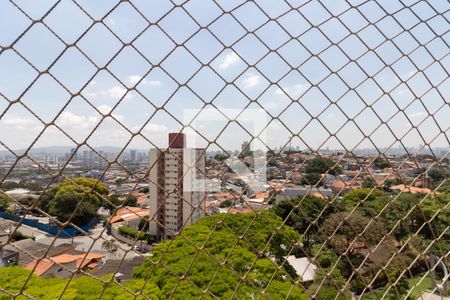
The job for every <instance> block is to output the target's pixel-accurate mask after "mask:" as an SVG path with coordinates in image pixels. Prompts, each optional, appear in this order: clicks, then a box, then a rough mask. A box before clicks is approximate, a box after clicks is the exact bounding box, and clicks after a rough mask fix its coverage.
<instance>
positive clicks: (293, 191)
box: [281, 186, 334, 198]
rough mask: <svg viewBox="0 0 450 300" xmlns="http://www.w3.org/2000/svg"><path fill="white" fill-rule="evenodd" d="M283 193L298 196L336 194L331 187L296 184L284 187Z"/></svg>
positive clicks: (283, 194)
mask: <svg viewBox="0 0 450 300" xmlns="http://www.w3.org/2000/svg"><path fill="white" fill-rule="evenodd" d="M281 195H282V196H283V197H282V198H284V197H296V196H305V195H311V196H318V197H320V198H326V197H332V196H333V195H334V193H333V191H332V190H331V189H325V188H322V187H319V188H317V187H310V186H295V187H285V188H283V189H282V193H281Z"/></svg>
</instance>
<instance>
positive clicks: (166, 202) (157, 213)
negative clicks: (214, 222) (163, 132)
mask: <svg viewBox="0 0 450 300" xmlns="http://www.w3.org/2000/svg"><path fill="white" fill-rule="evenodd" d="M185 143H186V140H185V136H184V134H182V133H169V147H168V148H167V149H152V150H151V151H150V186H149V188H150V216H151V222H150V224H149V225H150V226H149V233H150V234H153V235H156V236H158V237H159V238H171V237H173V235H174V234H175V233H177V232H178V231H180V230H181V229H182V228H183V227H184V226H186V225H190V224H193V223H194V222H195V221H196V220H198V219H199V218H201V217H203V216H204V215H205V196H206V195H205V192H204V189H202V186H201V185H202V182H203V184H204V178H205V164H206V159H205V151H204V149H188V148H186V147H185ZM152 216H153V217H152Z"/></svg>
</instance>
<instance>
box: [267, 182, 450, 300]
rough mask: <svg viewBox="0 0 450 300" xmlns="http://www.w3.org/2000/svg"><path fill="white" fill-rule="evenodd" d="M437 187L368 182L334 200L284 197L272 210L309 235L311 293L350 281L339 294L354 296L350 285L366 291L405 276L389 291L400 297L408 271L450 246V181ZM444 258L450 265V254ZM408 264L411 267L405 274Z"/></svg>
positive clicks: (330, 291)
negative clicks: (384, 186) (410, 189)
mask: <svg viewBox="0 0 450 300" xmlns="http://www.w3.org/2000/svg"><path fill="white" fill-rule="evenodd" d="M439 192H440V193H439V194H437V195H429V196H428V197H425V195H421V194H410V193H402V194H395V193H386V192H383V191H381V190H378V189H375V188H365V189H359V190H355V191H352V192H349V193H347V194H345V196H344V197H342V199H336V200H335V201H328V200H324V199H321V198H317V197H311V196H310V197H305V198H304V199H302V198H292V199H285V200H281V201H278V202H277V203H276V204H275V205H274V206H273V208H272V211H273V212H274V213H276V214H277V215H279V216H280V217H281V218H282V219H283V220H286V224H287V225H289V226H292V227H293V228H294V229H295V230H297V231H298V233H299V234H301V235H302V236H304V237H305V240H304V243H303V248H302V249H301V252H302V253H304V255H308V256H309V257H313V258H315V263H316V264H317V265H318V266H319V269H318V272H317V274H316V278H315V280H314V282H313V284H312V285H311V286H310V287H309V289H308V293H310V295H314V296H316V298H317V299H334V298H335V296H336V295H337V294H338V293H339V290H340V289H342V288H343V287H346V289H345V291H346V292H344V293H339V296H338V297H337V298H338V299H350V298H351V295H350V293H349V292H350V291H351V292H354V293H356V294H359V293H361V292H363V291H364V292H367V290H364V288H365V287H366V286H368V285H369V284H372V285H373V286H376V287H383V286H389V285H390V284H389V282H396V281H397V279H399V277H400V276H402V277H401V278H400V279H399V280H398V282H397V284H396V286H393V287H392V288H391V290H390V291H389V295H391V296H393V297H394V298H392V299H397V298H395V296H398V295H404V294H405V293H406V292H407V291H408V288H409V286H408V277H407V276H418V275H419V274H423V272H425V271H426V270H427V269H428V266H427V263H428V259H429V255H430V254H434V255H437V256H438V257H444V256H445V255H446V254H447V253H448V252H449V251H450V233H449V232H448V225H449V224H450V207H449V203H450V190H449V188H448V186H447V187H443V188H441V189H440V190H439ZM416 233H417V234H416ZM400 247H403V248H401V249H402V250H401V251H400V252H399V253H396V251H398V249H400ZM427 247H428V248H427ZM373 251H374V252H375V253H372V254H371V252H373ZM422 253H424V254H422ZM391 258H392V259H391ZM444 263H446V264H447V265H448V266H449V267H450V261H449V260H448V259H444ZM383 267H384V271H382V272H380V270H381V268H383ZM406 268H409V270H410V272H408V273H406V274H403V275H402V273H403V271H404V270H405V269H406ZM356 269H358V271H355V270H356ZM327 273H329V274H330V276H325V275H326V274H327ZM372 280H373V281H374V282H373V283H372ZM347 281H348V282H349V284H347V285H346V282H347ZM389 299H391V298H389Z"/></svg>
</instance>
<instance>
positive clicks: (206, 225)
mask: <svg viewBox="0 0 450 300" xmlns="http://www.w3.org/2000/svg"><path fill="white" fill-rule="evenodd" d="M224 216H225V215H213V216H209V217H205V218H203V219H201V220H199V221H198V222H197V223H196V224H194V225H192V226H189V227H187V228H185V230H183V232H182V233H181V234H179V235H178V236H176V237H175V239H174V240H172V241H165V242H163V243H161V244H159V245H157V246H155V247H154V248H153V250H152V256H151V257H150V258H149V259H148V260H147V261H146V262H145V263H144V264H143V265H141V266H139V267H137V268H136V269H135V272H134V279H133V280H132V281H130V282H125V283H124V285H125V286H126V287H127V288H128V289H130V290H131V291H133V292H137V291H139V290H140V289H142V288H143V292H144V293H145V295H146V298H147V299H148V298H151V299H167V298H169V297H170V296H171V295H172V298H173V299H197V298H200V297H201V296H202V295H203V297H202V299H213V298H221V299H231V298H234V299H253V298H259V299H286V297H287V299H307V295H306V293H305V292H304V291H303V290H302V289H301V288H300V286H299V285H295V284H293V283H292V280H291V279H290V277H289V275H288V273H287V272H286V271H285V270H283V269H281V270H280V269H277V268H276V266H275V264H274V262H273V261H271V260H270V259H269V258H266V254H269V253H271V254H272V255H274V256H275V257H277V258H280V257H282V256H283V255H285V254H286V251H290V250H292V249H291V246H290V245H293V244H294V243H295V242H298V241H299V240H300V238H301V237H300V235H299V234H298V233H296V232H295V231H294V230H293V229H291V228H290V227H288V226H283V225H282V221H281V218H279V217H277V216H276V215H275V214H273V213H271V212H262V213H260V214H258V215H256V214H241V215H240V214H236V215H226V216H225V218H224ZM222 218H224V220H223V221H222ZM271 237H272V238H271ZM28 275H29V271H27V270H25V269H23V268H21V267H8V268H0V288H2V289H5V290H6V291H8V292H10V293H15V292H18V291H19V290H20V289H21V287H22V286H23V285H24V283H25V281H26V278H27V276H28ZM104 279H107V280H109V279H111V277H105V278H104ZM147 279H148V281H147ZM67 282H68V280H67V279H55V278H52V279H42V278H39V277H36V276H32V277H31V280H30V281H29V282H28V284H27V285H26V287H25V290H24V292H25V293H27V294H28V295H31V296H32V297H35V298H40V299H57V298H58V296H59V295H60V294H61V293H62V291H63V289H64V288H65V285H66V284H67ZM145 282H146V283H145ZM144 283H145V284H144ZM104 288H106V289H105V292H104V293H103V295H102V299H130V298H132V296H131V295H130V294H128V293H127V292H126V291H125V290H124V289H122V288H121V287H119V286H118V285H116V284H115V283H114V282H112V283H110V284H109V285H106V286H105V285H104V284H102V283H101V282H100V281H98V280H96V279H93V278H90V277H87V276H81V277H79V278H76V279H74V280H72V281H71V282H70V284H69V285H68V287H67V289H66V290H65V292H64V299H94V298H98V297H99V295H101V293H102V290H103V289H104ZM264 289H266V290H265V293H262V291H263V290H264ZM205 290H206V291H207V292H205V293H204V294H203V293H202V291H205ZM0 299H10V297H9V296H7V295H6V294H2V293H1V292H0ZM137 299H144V297H138V298H137Z"/></svg>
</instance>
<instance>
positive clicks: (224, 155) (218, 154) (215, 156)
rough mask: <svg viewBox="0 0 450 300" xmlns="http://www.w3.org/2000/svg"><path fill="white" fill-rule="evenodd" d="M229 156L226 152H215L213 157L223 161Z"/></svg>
mask: <svg viewBox="0 0 450 300" xmlns="http://www.w3.org/2000/svg"><path fill="white" fill-rule="evenodd" d="M229 157H230V156H229V155H228V154H227V153H217V154H216V155H214V159H215V160H218V161H224V160H225V159H227V158H229Z"/></svg>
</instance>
